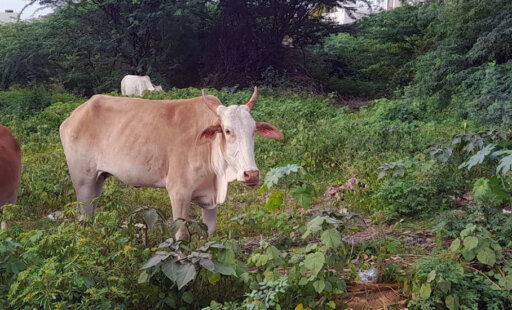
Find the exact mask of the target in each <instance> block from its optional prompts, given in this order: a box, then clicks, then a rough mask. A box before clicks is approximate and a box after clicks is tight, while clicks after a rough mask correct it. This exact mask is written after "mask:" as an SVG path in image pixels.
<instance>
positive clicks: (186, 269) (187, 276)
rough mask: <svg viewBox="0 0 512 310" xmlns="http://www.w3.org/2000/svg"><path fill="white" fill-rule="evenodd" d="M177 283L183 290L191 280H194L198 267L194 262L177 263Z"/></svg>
mask: <svg viewBox="0 0 512 310" xmlns="http://www.w3.org/2000/svg"><path fill="white" fill-rule="evenodd" d="M176 265H177V268H176V273H177V274H176V284H177V285H178V290H181V289H182V288H183V287H184V286H185V285H187V284H188V283H189V282H190V281H192V280H194V278H195V276H196V267H194V265H193V264H176Z"/></svg>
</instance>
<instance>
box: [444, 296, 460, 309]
mask: <svg viewBox="0 0 512 310" xmlns="http://www.w3.org/2000/svg"><path fill="white" fill-rule="evenodd" d="M444 303H445V304H446V308H448V309H449V310H458V309H459V298H458V297H457V296H456V295H448V296H446V299H445V301H444Z"/></svg>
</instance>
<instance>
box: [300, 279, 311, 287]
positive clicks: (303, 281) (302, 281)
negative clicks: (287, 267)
mask: <svg viewBox="0 0 512 310" xmlns="http://www.w3.org/2000/svg"><path fill="white" fill-rule="evenodd" d="M308 282H309V281H308V278H306V277H302V278H300V280H299V285H301V286H303V285H306V284H308Z"/></svg>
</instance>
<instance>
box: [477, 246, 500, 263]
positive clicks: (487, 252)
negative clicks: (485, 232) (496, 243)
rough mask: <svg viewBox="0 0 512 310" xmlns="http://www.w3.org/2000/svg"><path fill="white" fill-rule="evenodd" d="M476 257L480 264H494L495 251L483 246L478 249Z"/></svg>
mask: <svg viewBox="0 0 512 310" xmlns="http://www.w3.org/2000/svg"><path fill="white" fill-rule="evenodd" d="M476 258H477V259H478V261H479V262H481V263H482V264H486V265H489V266H494V264H495V263H496V253H494V251H493V250H491V249H489V248H484V249H482V250H480V251H478V254H477V255H476Z"/></svg>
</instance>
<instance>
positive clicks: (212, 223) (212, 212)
mask: <svg viewBox="0 0 512 310" xmlns="http://www.w3.org/2000/svg"><path fill="white" fill-rule="evenodd" d="M218 211H219V206H215V208H211V209H207V208H203V223H205V224H206V226H208V234H209V235H213V234H215V231H216V230H217V212H218Z"/></svg>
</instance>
